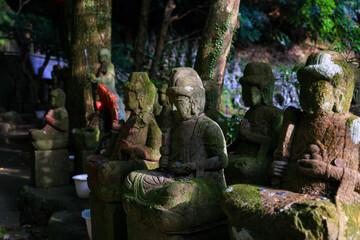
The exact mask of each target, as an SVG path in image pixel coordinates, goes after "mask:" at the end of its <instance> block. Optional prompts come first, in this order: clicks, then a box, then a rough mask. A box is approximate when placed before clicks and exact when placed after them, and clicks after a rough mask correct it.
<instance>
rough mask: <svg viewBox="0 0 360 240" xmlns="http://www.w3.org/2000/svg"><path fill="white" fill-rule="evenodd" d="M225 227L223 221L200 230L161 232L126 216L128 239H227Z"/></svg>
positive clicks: (226, 226)
mask: <svg viewBox="0 0 360 240" xmlns="http://www.w3.org/2000/svg"><path fill="white" fill-rule="evenodd" d="M159 217H161V216H159ZM227 228H228V225H227V224H226V223H224V222H223V223H222V224H215V225H214V226H212V227H211V228H207V229H206V230H202V231H200V230H199V231H196V230H195V229H191V230H189V232H188V233H186V232H182V233H163V232H160V231H159V230H158V229H156V228H154V227H150V226H148V225H146V224H144V223H142V222H140V221H139V220H137V219H135V218H132V217H129V216H128V217H127V230H128V240H180V239H181V240H198V239H206V240H220V239H221V240H227V239H229V236H228V230H227Z"/></svg>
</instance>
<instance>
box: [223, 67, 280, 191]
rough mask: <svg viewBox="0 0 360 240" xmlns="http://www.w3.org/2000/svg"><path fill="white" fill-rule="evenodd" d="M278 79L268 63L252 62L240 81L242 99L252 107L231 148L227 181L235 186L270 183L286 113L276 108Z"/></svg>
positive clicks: (241, 124) (242, 121)
mask: <svg viewBox="0 0 360 240" xmlns="http://www.w3.org/2000/svg"><path fill="white" fill-rule="evenodd" d="M274 82H275V77H274V75H273V73H272V70H271V67H270V65H269V64H267V63H262V62H251V63H249V64H247V65H246V67H245V70H244V76H243V77H242V78H241V79H240V83H241V85H242V98H243V101H244V103H245V106H247V107H249V110H248V111H247V112H246V114H245V116H244V119H242V120H241V123H240V128H239V132H238V134H237V138H236V140H235V142H234V143H233V144H232V145H231V146H230V147H229V149H230V151H231V150H233V151H234V154H235V155H231V156H229V166H228V167H227V168H226V169H225V176H226V181H227V183H228V184H233V183H241V182H242V183H245V182H248V183H249V182H250V183H257V184H267V183H269V180H270V179H269V177H268V174H267V172H268V167H269V164H270V163H271V162H272V155H273V153H274V150H275V149H276V147H277V142H278V139H279V134H280V129H281V125H282V121H283V111H282V110H280V109H278V108H276V107H274V106H273V105H272V97H273V90H274Z"/></svg>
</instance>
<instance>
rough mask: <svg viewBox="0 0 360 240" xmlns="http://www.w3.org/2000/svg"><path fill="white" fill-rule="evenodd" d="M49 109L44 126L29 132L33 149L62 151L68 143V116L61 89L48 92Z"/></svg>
mask: <svg viewBox="0 0 360 240" xmlns="http://www.w3.org/2000/svg"><path fill="white" fill-rule="evenodd" d="M50 104H51V107H52V109H50V110H49V111H48V112H47V114H46V116H45V123H46V125H45V126H44V127H43V128H42V129H41V130H36V129H32V130H30V137H31V139H32V144H33V146H34V148H35V149H39V150H48V149H63V148H66V147H67V145H68V143H69V116H68V112H67V111H66V109H65V93H64V91H63V90H61V89H54V90H52V91H51V92H50Z"/></svg>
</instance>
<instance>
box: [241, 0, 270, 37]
mask: <svg viewBox="0 0 360 240" xmlns="http://www.w3.org/2000/svg"><path fill="white" fill-rule="evenodd" d="M239 22H240V29H239V31H238V34H239V35H240V38H242V39H248V40H250V41H251V42H257V41H259V40H260V37H261V35H262V34H263V32H264V31H265V29H266V28H267V27H268V26H269V24H270V22H269V18H268V17H267V15H266V14H265V13H264V12H262V11H260V10H259V9H257V8H254V7H250V6H246V5H242V4H240V9H239Z"/></svg>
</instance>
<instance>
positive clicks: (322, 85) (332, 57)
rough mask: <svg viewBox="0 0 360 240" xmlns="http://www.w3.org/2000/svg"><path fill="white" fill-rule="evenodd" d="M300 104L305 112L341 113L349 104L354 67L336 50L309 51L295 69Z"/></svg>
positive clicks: (344, 111)
mask: <svg viewBox="0 0 360 240" xmlns="http://www.w3.org/2000/svg"><path fill="white" fill-rule="evenodd" d="M297 76H298V80H299V82H300V105H301V107H302V109H303V110H304V111H305V112H306V113H309V114H312V113H330V114H331V113H339V114H344V113H346V112H347V111H348V110H349V108H350V103H351V100H352V95H353V91H354V86H355V79H354V71H353V69H352V67H351V66H350V65H349V64H347V62H346V60H345V59H344V57H343V56H342V55H341V54H340V53H337V52H332V51H322V52H317V53H312V54H311V55H310V56H309V57H308V59H307V61H306V65H305V67H303V68H301V69H300V70H299V71H298V73H297Z"/></svg>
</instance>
